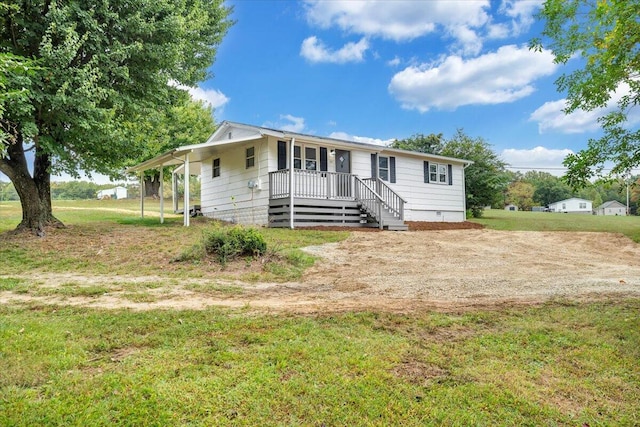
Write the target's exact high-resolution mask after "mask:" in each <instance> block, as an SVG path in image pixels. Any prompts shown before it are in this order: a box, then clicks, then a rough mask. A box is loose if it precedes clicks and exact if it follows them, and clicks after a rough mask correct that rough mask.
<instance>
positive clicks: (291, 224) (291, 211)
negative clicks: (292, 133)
mask: <svg viewBox="0 0 640 427" xmlns="http://www.w3.org/2000/svg"><path fill="white" fill-rule="evenodd" d="M295 144H296V139H295V138H291V142H290V143H289V151H290V153H289V228H290V229H292V230H293V228H294V222H295V218H294V217H293V215H294V211H295V209H294V206H293V200H294V197H293V196H294V193H293V186H294V179H293V172H294V167H293V156H294V154H295Z"/></svg>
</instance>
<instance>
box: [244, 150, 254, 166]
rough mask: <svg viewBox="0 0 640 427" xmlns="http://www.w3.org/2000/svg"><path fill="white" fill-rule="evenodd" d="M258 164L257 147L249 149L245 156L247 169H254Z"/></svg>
mask: <svg viewBox="0 0 640 427" xmlns="http://www.w3.org/2000/svg"><path fill="white" fill-rule="evenodd" d="M255 164H256V149H255V147H249V148H247V150H246V156H245V168H246V169H249V168H252V167H254V166H255Z"/></svg>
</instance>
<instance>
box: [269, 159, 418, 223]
mask: <svg viewBox="0 0 640 427" xmlns="http://www.w3.org/2000/svg"><path fill="white" fill-rule="evenodd" d="M294 174H295V175H294V180H293V186H294V190H293V196H294V197H302V198H313V199H343V200H357V201H359V202H361V203H362V204H363V205H364V206H365V207H366V209H367V210H368V211H369V212H370V213H371V214H372V215H373V216H375V218H376V220H377V221H378V222H379V224H380V227H382V226H383V224H382V221H383V220H382V218H383V217H382V210H383V209H385V210H388V211H389V212H390V213H391V214H392V215H393V216H394V217H396V218H398V219H400V220H403V221H404V204H405V203H406V202H405V200H404V199H403V198H402V197H400V196H399V195H398V193H396V192H395V191H393V190H392V189H391V187H389V186H388V185H387V184H386V183H385V182H384V181H382V180H380V179H379V178H365V179H360V178H358V177H357V176H356V175H352V174H349V173H339V172H320V171H309V170H301V169H296V170H294ZM289 183H290V180H289V169H283V170H279V171H275V172H270V173H269V198H270V199H282V198H286V197H289V196H290V193H289Z"/></svg>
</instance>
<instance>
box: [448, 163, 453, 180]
mask: <svg viewBox="0 0 640 427" xmlns="http://www.w3.org/2000/svg"><path fill="white" fill-rule="evenodd" d="M447 168H448V170H447V174H448V175H449V185H453V174H452V173H451V172H452V171H453V167H452V166H451V165H447Z"/></svg>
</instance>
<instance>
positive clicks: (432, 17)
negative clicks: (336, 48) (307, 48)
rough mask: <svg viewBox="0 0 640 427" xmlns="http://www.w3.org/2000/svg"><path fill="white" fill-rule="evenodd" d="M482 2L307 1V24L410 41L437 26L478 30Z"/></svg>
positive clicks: (485, 0)
mask: <svg viewBox="0 0 640 427" xmlns="http://www.w3.org/2000/svg"><path fill="white" fill-rule="evenodd" d="M489 7H490V4H489V1H488V0H482V1H473V2H471V1H464V2H461V1H455V2H453V1H428V2H420V1H413V0H408V1H407V0H396V1H385V2H381V1H375V0H361V1H349V0H343V1H338V0H336V1H321V0H307V1H306V12H307V20H308V21H309V22H310V23H311V24H313V25H318V26H320V27H322V28H329V27H332V26H337V27H339V28H341V29H342V30H345V31H348V32H350V33H354V34H363V35H366V36H376V37H382V38H385V39H390V40H395V41H407V40H413V39H415V38H417V37H421V36H424V35H426V34H429V33H432V32H434V31H435V30H436V29H437V27H438V25H444V26H449V25H460V24H463V25H469V26H472V27H478V26H481V25H483V24H485V23H486V22H487V21H488V20H489V17H488V15H487V12H486V11H487V10H488V8H489Z"/></svg>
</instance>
